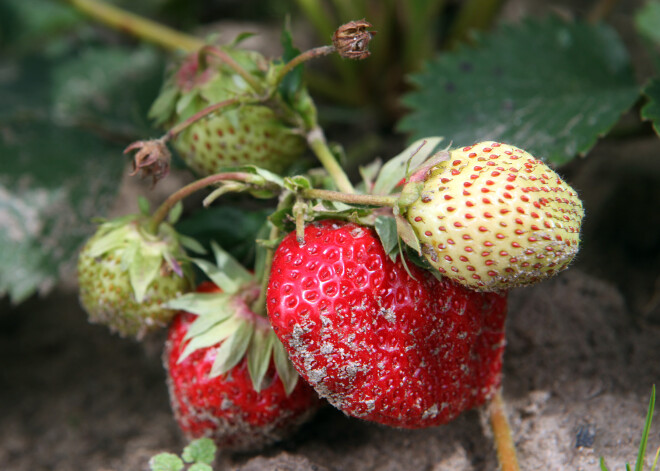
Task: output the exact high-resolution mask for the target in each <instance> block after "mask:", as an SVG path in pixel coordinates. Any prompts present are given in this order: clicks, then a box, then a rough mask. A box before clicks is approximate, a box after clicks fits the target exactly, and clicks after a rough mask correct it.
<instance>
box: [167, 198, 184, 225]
mask: <svg viewBox="0 0 660 471" xmlns="http://www.w3.org/2000/svg"><path fill="white" fill-rule="evenodd" d="M182 213H183V202H182V201H178V202H177V203H176V204H175V205H174V207H173V208H172V209H170V214H168V215H167V222H169V223H170V224H176V223H177V222H178V221H179V219H181V214H182Z"/></svg>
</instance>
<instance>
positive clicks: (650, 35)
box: [635, 0, 660, 45]
mask: <svg viewBox="0 0 660 471" xmlns="http://www.w3.org/2000/svg"><path fill="white" fill-rule="evenodd" d="M635 27H636V28H637V31H638V32H639V34H641V35H642V36H644V37H645V38H646V39H648V40H649V41H651V42H653V43H655V45H660V1H658V0H648V1H647V2H646V3H645V4H644V6H643V7H642V8H640V9H639V10H637V12H636V13H635Z"/></svg>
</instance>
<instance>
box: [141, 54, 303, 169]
mask: <svg viewBox="0 0 660 471" xmlns="http://www.w3.org/2000/svg"><path fill="white" fill-rule="evenodd" d="M223 51H224V52H226V53H227V54H229V56H230V57H231V58H232V59H233V60H234V61H236V62H237V63H238V64H239V65H240V66H242V67H243V68H244V69H245V70H246V71H247V72H248V73H249V74H250V75H252V76H254V78H255V79H256V80H257V81H259V83H265V77H266V73H267V70H268V62H267V61H266V60H265V58H264V57H263V56H261V55H260V54H258V53H256V52H254V51H245V50H240V49H236V48H235V47H227V48H224V49H223ZM204 62H205V63H204V64H203V63H202V62H201V61H200V57H199V54H193V55H191V56H189V57H188V58H187V59H186V60H185V61H184V63H183V64H182V65H181V66H180V67H179V69H178V70H177V71H175V73H174V74H173V75H172V76H171V77H170V79H169V80H168V81H167V82H166V83H165V86H164V87H163V90H162V91H161V94H160V96H159V97H158V98H157V100H156V102H155V103H154V105H153V107H152V110H151V112H150V116H151V117H152V118H154V119H155V120H156V122H157V124H160V125H164V126H165V127H167V128H170V127H172V126H174V125H176V124H178V123H181V122H183V121H185V120H186V119H188V118H190V117H191V116H193V115H195V114H196V113H198V112H200V111H201V110H203V109H205V108H207V107H208V106H210V105H214V104H217V103H220V102H223V101H225V100H228V99H232V98H236V97H241V96H242V97H245V96H251V95H254V94H255V91H254V90H252V88H251V87H250V85H249V84H248V83H247V82H246V81H245V79H244V78H243V77H241V76H240V75H239V74H238V73H236V72H235V71H234V70H233V69H232V68H231V67H229V66H228V65H227V64H224V63H222V62H220V63H218V61H217V58H216V57H214V56H208V57H205V61H204ZM280 98H281V97H280V96H279V94H278V93H277V92H276V93H274V95H273V97H272V98H271V99H270V101H269V103H270V104H275V103H280V104H281V103H282V102H281V99H280ZM278 100H279V101H278ZM285 109H286V107H284V108H282V107H279V108H278V107H277V106H273V107H271V106H266V105H262V104H242V105H238V106H232V107H227V108H222V109H220V110H218V111H216V112H214V113H212V114H210V115H208V116H206V117H205V118H203V119H201V120H199V121H196V122H195V123H193V124H191V125H190V126H188V127H187V128H185V129H184V130H183V131H182V132H181V133H179V134H178V135H177V136H176V137H175V139H174V140H173V142H172V144H173V146H174V148H175V149H176V150H177V152H178V153H179V154H180V155H181V157H182V158H183V160H184V161H185V162H186V164H187V165H188V166H189V167H191V168H192V169H193V170H194V171H195V172H196V173H197V174H199V175H202V176H206V175H210V174H214V173H218V172H220V171H221V170H222V169H223V168H226V167H236V166H241V165H256V166H258V167H261V168H265V169H267V170H271V171H274V172H278V173H279V172H281V171H283V170H284V169H286V168H287V167H288V166H289V165H291V164H292V163H293V162H294V161H295V160H296V159H298V158H299V157H300V156H301V155H302V154H303V152H304V151H305V149H306V143H305V138H304V137H303V135H302V133H301V132H299V130H298V128H297V123H296V122H295V120H296V118H295V117H294V116H293V115H291V116H284V115H283V114H284V113H283V112H282V110H285ZM276 110H278V111H276Z"/></svg>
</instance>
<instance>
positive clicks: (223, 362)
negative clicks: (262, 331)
mask: <svg viewBox="0 0 660 471" xmlns="http://www.w3.org/2000/svg"><path fill="white" fill-rule="evenodd" d="M253 334H254V326H253V325H252V323H250V322H245V321H241V322H240V323H239V326H238V328H237V329H236V330H235V331H234V333H233V334H232V335H231V336H230V337H228V338H227V340H225V341H224V342H222V345H220V348H219V349H218V352H217V354H216V356H215V361H214V362H213V366H212V367H211V371H210V373H209V377H211V378H213V377H215V376H219V375H222V374H225V373H226V372H227V371H229V370H231V369H232V368H233V367H234V366H236V365H237V364H238V362H240V361H241V360H242V359H243V357H244V356H245V353H246V352H247V349H248V346H249V345H250V340H251V339H252V335H253Z"/></svg>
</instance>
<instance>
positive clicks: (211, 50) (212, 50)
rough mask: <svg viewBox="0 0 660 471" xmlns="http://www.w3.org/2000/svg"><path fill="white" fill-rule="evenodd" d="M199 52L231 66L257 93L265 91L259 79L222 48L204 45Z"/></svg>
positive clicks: (260, 93)
mask: <svg viewBox="0 0 660 471" xmlns="http://www.w3.org/2000/svg"><path fill="white" fill-rule="evenodd" d="M201 52H204V53H206V54H212V55H214V56H216V57H219V58H220V60H222V62H224V63H225V64H227V65H228V66H229V67H231V68H232V69H233V70H234V72H236V73H237V74H239V75H240V76H241V77H243V80H245V81H246V82H247V83H248V84H249V85H250V87H252V90H254V91H255V92H256V93H257V94H259V95H262V94H263V93H264V92H265V90H264V87H262V86H261V84H260V83H259V81H258V80H257V79H256V78H255V77H254V76H253V75H252V74H251V73H250V72H248V71H247V70H245V69H244V68H243V67H242V66H241V65H240V64H239V63H238V62H236V61H235V60H234V58H233V57H231V56H230V55H229V54H227V53H226V52H225V51H223V50H222V49H219V48H217V47H215V46H204V48H203V49H202V50H201Z"/></svg>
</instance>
